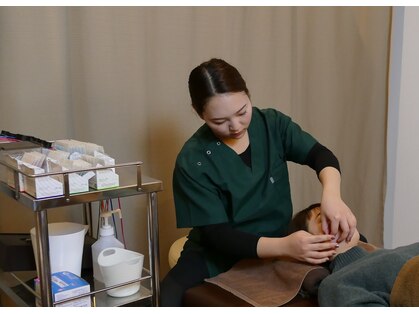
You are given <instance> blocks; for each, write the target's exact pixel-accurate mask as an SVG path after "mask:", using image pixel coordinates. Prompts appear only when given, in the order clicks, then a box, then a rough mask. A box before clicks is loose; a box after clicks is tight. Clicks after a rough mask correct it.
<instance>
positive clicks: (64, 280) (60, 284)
mask: <svg viewBox="0 0 419 314" xmlns="http://www.w3.org/2000/svg"><path fill="white" fill-rule="evenodd" d="M51 289H52V295H53V301H54V302H58V301H62V300H65V299H68V298H73V297H77V296H79V295H81V294H84V293H89V292H90V285H89V283H88V282H87V281H85V280H84V279H83V278H80V277H79V276H77V275H75V274H73V273H71V272H69V271H61V272H57V273H54V274H52V276H51ZM35 290H36V291H37V292H38V293H39V290H40V285H39V278H36V279H35ZM39 305H40V302H39V299H37V306H39ZM64 306H72V307H76V306H77V307H91V306H92V302H91V298H90V296H85V297H81V298H79V299H75V300H71V301H67V302H63V303H60V304H57V305H56V307H64Z"/></svg>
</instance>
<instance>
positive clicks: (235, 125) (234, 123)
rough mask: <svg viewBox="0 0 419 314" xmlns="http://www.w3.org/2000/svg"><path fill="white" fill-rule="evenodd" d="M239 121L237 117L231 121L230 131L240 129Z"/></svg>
mask: <svg viewBox="0 0 419 314" xmlns="http://www.w3.org/2000/svg"><path fill="white" fill-rule="evenodd" d="M239 124H240V123H239V121H238V120H237V119H232V120H231V121H230V125H229V129H230V131H237V130H239Z"/></svg>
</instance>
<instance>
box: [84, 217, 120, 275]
mask: <svg viewBox="0 0 419 314" xmlns="http://www.w3.org/2000/svg"><path fill="white" fill-rule="evenodd" d="M116 212H119V215H121V210H120V209H116V210H113V211H108V212H104V213H101V214H100V222H101V226H100V229H99V238H98V240H97V241H96V242H95V243H93V245H92V259H93V278H94V279H96V280H98V281H100V282H103V276H102V273H101V271H100V267H99V264H98V256H99V253H100V252H102V251H103V250H104V249H107V248H111V247H117V248H122V249H123V248H124V247H125V246H124V244H123V243H121V242H120V241H119V240H118V239H117V238H116V237H115V231H114V227H113V226H112V225H110V224H109V217H110V216H111V215H112V214H113V213H116Z"/></svg>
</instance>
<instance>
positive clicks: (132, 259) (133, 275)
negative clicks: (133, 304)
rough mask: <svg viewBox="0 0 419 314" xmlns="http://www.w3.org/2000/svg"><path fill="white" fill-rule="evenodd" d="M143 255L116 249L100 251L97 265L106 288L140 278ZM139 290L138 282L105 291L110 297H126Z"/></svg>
mask: <svg viewBox="0 0 419 314" xmlns="http://www.w3.org/2000/svg"><path fill="white" fill-rule="evenodd" d="M143 263H144V255H142V254H140V253H137V252H134V251H129V250H125V249H121V248H117V247H112V248H107V249H104V250H102V251H101V252H100V253H99V256H98V264H99V267H100V271H101V272H102V276H103V282H104V283H105V286H106V287H111V286H113V285H117V284H121V283H124V282H128V281H131V280H135V279H140V278H141V273H142V270H143ZM138 290H140V282H138V283H132V284H129V285H126V286H122V287H120V288H115V289H111V290H108V291H107V294H108V295H110V296H112V297H126V296H129V295H132V294H134V293H136V292H137V291H138Z"/></svg>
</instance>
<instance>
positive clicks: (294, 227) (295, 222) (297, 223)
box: [288, 203, 320, 234]
mask: <svg viewBox="0 0 419 314" xmlns="http://www.w3.org/2000/svg"><path fill="white" fill-rule="evenodd" d="M317 207H320V203H315V204H311V205H310V206H309V207H307V208H305V209H303V210H301V211H299V212H298V213H297V214H295V215H294V217H293V218H292V220H291V223H290V225H289V228H288V233H289V234H291V233H294V232H296V231H298V230H304V231H308V225H307V223H308V221H309V219H310V217H311V214H312V210H313V209H314V208H317Z"/></svg>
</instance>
